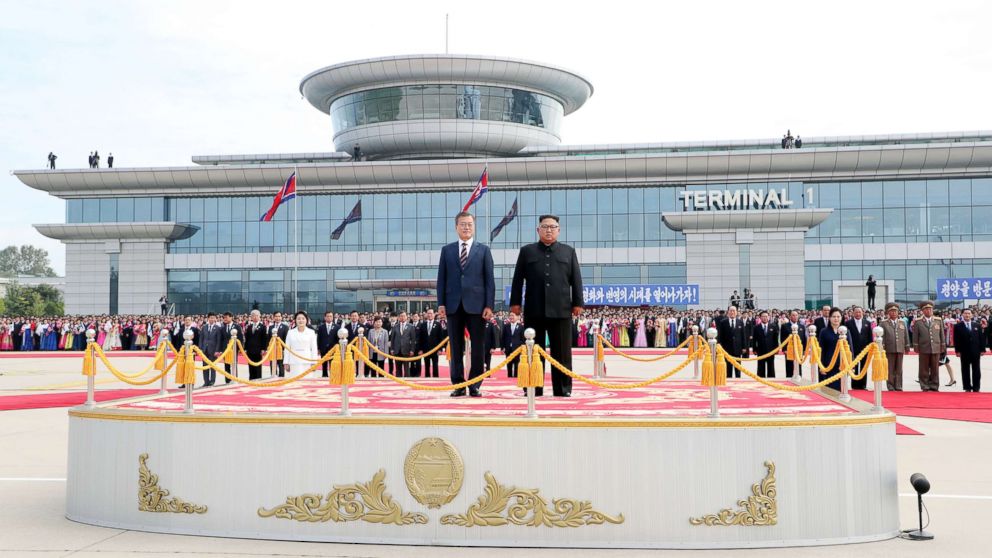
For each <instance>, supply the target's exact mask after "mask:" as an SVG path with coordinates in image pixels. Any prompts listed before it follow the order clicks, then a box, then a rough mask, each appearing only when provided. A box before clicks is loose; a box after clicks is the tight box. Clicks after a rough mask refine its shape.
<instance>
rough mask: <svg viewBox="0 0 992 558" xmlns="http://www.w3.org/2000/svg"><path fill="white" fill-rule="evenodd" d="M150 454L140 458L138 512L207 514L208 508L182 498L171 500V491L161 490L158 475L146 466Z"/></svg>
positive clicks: (144, 454) (142, 455)
mask: <svg viewBox="0 0 992 558" xmlns="http://www.w3.org/2000/svg"><path fill="white" fill-rule="evenodd" d="M146 461H148V454H147V453H143V454H141V455H139V456H138V511H144V512H160V513H207V506H198V505H196V504H191V503H189V502H185V501H183V500H182V499H180V498H176V497H172V498H169V497H168V496H169V491H168V490H164V489H162V488H159V486H158V475H156V474H155V473H152V472H151V471H150V470H149V469H148V465H147V464H146Z"/></svg>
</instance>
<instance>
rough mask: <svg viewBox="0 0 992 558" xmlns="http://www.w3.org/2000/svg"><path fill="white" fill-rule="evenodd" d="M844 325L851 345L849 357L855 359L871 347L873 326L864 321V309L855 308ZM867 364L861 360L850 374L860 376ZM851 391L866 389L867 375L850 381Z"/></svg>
mask: <svg viewBox="0 0 992 558" xmlns="http://www.w3.org/2000/svg"><path fill="white" fill-rule="evenodd" d="M844 325H845V326H847V337H848V339H847V342H848V343H849V344H850V345H851V355H852V356H853V357H857V356H858V355H859V354H861V351H863V350H864V349H865V347H867V346H868V345H871V343H872V341H873V339H872V333H871V330H872V327H873V326H874V325H875V324H873V323H872V322H869V321H868V320H867V319H865V311H864V309H862V308H861V307H860V306H855V307H854V312H852V315H851V319H850V320H847V323H846V324H844ZM869 364H870V363H869V362H868V359H866V358H865V359H861V362H859V363H858V364H857V365H856V366H855V367H854V369H853V370H852V372H855V373H859V374H860V373H861V371H862V370H863V369H865V368H868V366H869ZM851 389H868V375H867V374H865V377H864V378H861V379H860V380H854V379H852V380H851Z"/></svg>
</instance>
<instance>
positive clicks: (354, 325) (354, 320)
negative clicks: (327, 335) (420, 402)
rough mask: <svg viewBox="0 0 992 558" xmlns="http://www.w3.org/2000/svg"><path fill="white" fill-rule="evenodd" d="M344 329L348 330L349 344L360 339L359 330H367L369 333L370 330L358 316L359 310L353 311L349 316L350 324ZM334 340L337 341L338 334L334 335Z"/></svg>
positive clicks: (345, 325)
mask: <svg viewBox="0 0 992 558" xmlns="http://www.w3.org/2000/svg"><path fill="white" fill-rule="evenodd" d="M344 328H345V329H347V330H348V342H349V343H351V342H352V341H354V340H355V339H356V338H357V337H358V329H359V328H365V332H366V333H368V330H369V328H367V327H365V324H364V323H362V319H361V316H359V315H358V311H357V310H352V311H351V314H348V323H347V324H344ZM334 339H335V340H337V333H335V335H334Z"/></svg>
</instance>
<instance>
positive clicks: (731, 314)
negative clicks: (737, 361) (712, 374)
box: [716, 306, 747, 378]
mask: <svg viewBox="0 0 992 558" xmlns="http://www.w3.org/2000/svg"><path fill="white" fill-rule="evenodd" d="M716 331H717V336H716V340H717V342H718V343H720V346H721V347H723V350H725V351H727V353H728V354H729V355H730V356H732V357H737V358H740V357H743V356H744V351H745V350H746V349H747V343H746V340H745V337H744V320H742V319H741V318H740V316H738V315H737V307H736V306H731V307H729V308H727V316H726V317H725V318H723V320H721V321H720V322H718V325H717V327H716ZM727 377H728V378H731V377H735V378H740V377H741V371H740V370H737V369H736V368H734V367H733V366H730V365H727Z"/></svg>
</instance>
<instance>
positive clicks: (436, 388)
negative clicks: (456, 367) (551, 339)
mask: <svg viewBox="0 0 992 558" xmlns="http://www.w3.org/2000/svg"><path fill="white" fill-rule="evenodd" d="M526 348H527V347H526V345H521V346H519V347H517V348H516V350H514V351H513V352H511V353H510V354H509V356H507V357H506V358H505V359H504V360H503V362H501V363H499V364H497V365H496V366H493V367H492V368H490V369H489V370H487V371H486V372H483V373H482V374H480V375H479V376H476V377H475V378H472V379H471V380H465V381H464V382H462V383H460V384H452V385H450V386H428V385H424V384H418V383H416V382H409V381H407V380H404V379H403V378H400V377H397V376H393V375H392V374H390V373H389V372H386V371H385V370H383V369H382V368H379V367H378V366H377V365H375V364H373V363H372V360H371V359H370V358H369V357H367V356H365V355H363V354H361V353H358V358H359V359H361V360H362V361H363V362H364V363H365V366H368V367H370V368H371V369H372V370H375V371H376V372H378V373H379V374H380V375H382V376H385V377H386V378H389V379H390V380H392V381H394V382H396V383H398V384H402V385H404V386H406V387H409V388H413V389H418V390H423V391H449V390H455V389H462V388H465V387H468V386H470V385H472V384H476V383H479V382H481V381H482V380H485V379H486V378H488V377H489V376H492V375H493V374H494V373H495V372H497V371H498V370H500V369H502V368H503V367H505V366H506V365H507V364H509V362H510V361H511V360H513V359H514V358H516V357H517V355H519V354H520V353H522V352H523V351H524V350H526Z"/></svg>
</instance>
